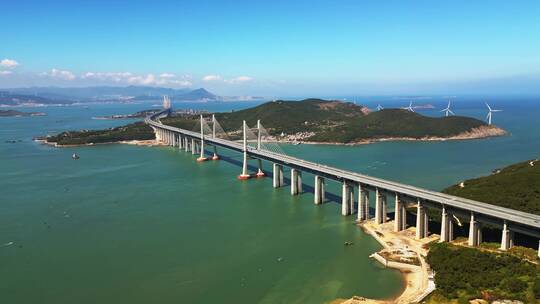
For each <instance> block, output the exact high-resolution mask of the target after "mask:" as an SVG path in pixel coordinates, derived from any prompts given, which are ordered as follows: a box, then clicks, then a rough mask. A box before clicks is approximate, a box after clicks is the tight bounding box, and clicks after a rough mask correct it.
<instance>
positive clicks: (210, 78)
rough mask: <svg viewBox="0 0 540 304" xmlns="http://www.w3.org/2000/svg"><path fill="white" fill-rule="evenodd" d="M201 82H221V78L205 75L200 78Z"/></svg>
mask: <svg viewBox="0 0 540 304" xmlns="http://www.w3.org/2000/svg"><path fill="white" fill-rule="evenodd" d="M202 80H203V81H207V82H208V81H219V80H221V76H219V75H206V76H204V77H203V78H202Z"/></svg>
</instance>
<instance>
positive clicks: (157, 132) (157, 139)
mask: <svg viewBox="0 0 540 304" xmlns="http://www.w3.org/2000/svg"><path fill="white" fill-rule="evenodd" d="M152 130H154V137H155V138H156V141H157V142H159V130H158V129H156V128H154V127H152Z"/></svg>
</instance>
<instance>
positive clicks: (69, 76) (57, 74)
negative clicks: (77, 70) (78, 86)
mask: <svg viewBox="0 0 540 304" xmlns="http://www.w3.org/2000/svg"><path fill="white" fill-rule="evenodd" d="M40 75H41V76H46V77H51V78H55V79H60V80H74V79H75V78H77V76H75V74H73V73H72V72H70V71H67V70H59V69H52V70H51V71H50V72H44V73H41V74H40Z"/></svg>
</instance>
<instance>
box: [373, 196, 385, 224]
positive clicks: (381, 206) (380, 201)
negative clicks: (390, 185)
mask: <svg viewBox="0 0 540 304" xmlns="http://www.w3.org/2000/svg"><path fill="white" fill-rule="evenodd" d="M385 222H386V195H384V194H383V193H382V192H381V191H380V190H379V188H375V223H377V224H379V225H380V224H382V223H385Z"/></svg>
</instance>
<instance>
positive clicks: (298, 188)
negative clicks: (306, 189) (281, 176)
mask: <svg viewBox="0 0 540 304" xmlns="http://www.w3.org/2000/svg"><path fill="white" fill-rule="evenodd" d="M299 193H302V172H300V171H298V170H297V169H291V195H297V194H299Z"/></svg>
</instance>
